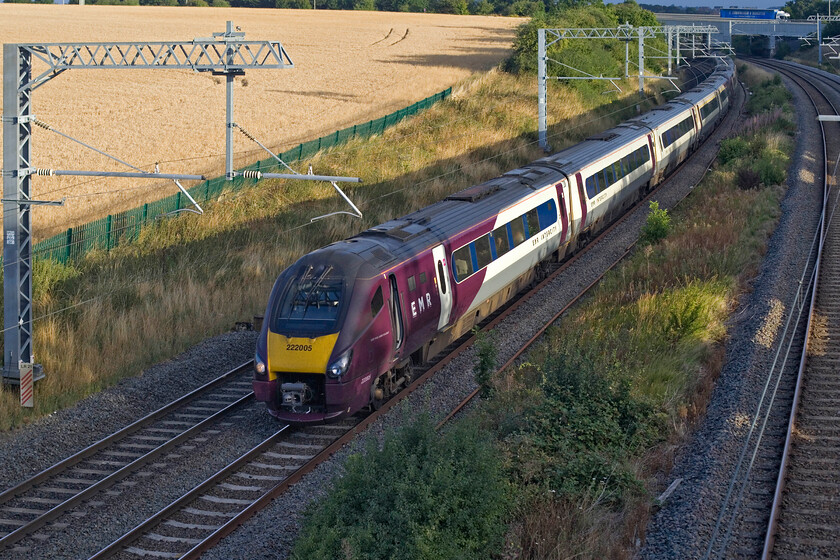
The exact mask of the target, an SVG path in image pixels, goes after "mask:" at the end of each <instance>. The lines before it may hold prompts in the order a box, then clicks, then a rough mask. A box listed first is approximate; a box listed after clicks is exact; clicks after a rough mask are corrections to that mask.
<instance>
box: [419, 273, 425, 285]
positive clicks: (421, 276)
mask: <svg viewBox="0 0 840 560" xmlns="http://www.w3.org/2000/svg"><path fill="white" fill-rule="evenodd" d="M420 283H421V284H425V283H426V273H425V272H421V273H420Z"/></svg>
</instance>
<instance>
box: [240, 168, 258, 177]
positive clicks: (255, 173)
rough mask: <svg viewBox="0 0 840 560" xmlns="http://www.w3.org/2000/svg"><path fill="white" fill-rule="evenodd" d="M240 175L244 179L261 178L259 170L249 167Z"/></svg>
mask: <svg viewBox="0 0 840 560" xmlns="http://www.w3.org/2000/svg"><path fill="white" fill-rule="evenodd" d="M242 176H243V177H245V178H246V179H261V178H262V173H260V172H259V171H252V170H250V169H246V170H245V171H243V172H242Z"/></svg>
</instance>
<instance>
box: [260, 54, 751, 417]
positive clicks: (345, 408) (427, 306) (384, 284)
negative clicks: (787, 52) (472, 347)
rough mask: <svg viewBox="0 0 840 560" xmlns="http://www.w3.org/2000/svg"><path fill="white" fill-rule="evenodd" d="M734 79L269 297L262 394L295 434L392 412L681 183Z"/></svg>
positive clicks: (289, 279)
mask: <svg viewBox="0 0 840 560" xmlns="http://www.w3.org/2000/svg"><path fill="white" fill-rule="evenodd" d="M734 79H735V78H734V67H733V65H732V63H731V62H729V61H728V60H720V61H719V63H718V66H717V68H716V69H715V71H714V73H713V74H712V75H711V76H709V78H708V79H706V80H705V81H704V82H703V83H701V84H700V85H699V86H698V87H696V88H694V89H692V90H690V91H687V92H685V93H684V94H682V95H680V96H679V97H677V98H676V99H674V100H672V101H670V102H669V103H666V104H664V105H662V106H660V107H657V108H656V109H654V110H652V111H650V112H648V113H647V114H645V115H642V116H640V117H636V118H634V119H631V120H629V121H627V122H625V123H623V124H621V125H619V126H616V127H615V128H613V129H610V130H607V131H604V132H602V133H600V134H597V135H595V136H592V137H591V138H588V139H586V140H584V141H583V142H581V143H579V144H577V145H575V146H571V147H569V148H566V149H564V150H562V151H560V152H557V153H555V154H553V155H550V156H547V157H544V158H542V159H539V160H537V161H534V162H532V163H530V164H528V165H525V166H523V167H521V168H519V169H514V170H512V171H509V172H508V173H505V174H504V175H502V176H501V177H497V178H495V179H492V180H490V181H487V182H485V183H481V184H479V185H475V186H473V187H470V188H468V189H465V190H463V191H461V192H458V193H455V194H453V195H450V196H448V197H446V198H445V199H444V200H442V201H439V202H437V203H435V204H432V205H431V206H428V207H426V208H423V209H421V210H418V211H417V212H413V213H411V214H409V215H407V216H404V217H402V218H398V219H395V220H391V221H389V222H386V223H384V224H381V225H378V226H376V227H373V228H371V229H369V230H367V231H364V232H362V233H360V234H359V235H356V236H354V237H351V238H349V239H346V240H343V241H339V242H336V243H333V244H331V245H329V246H327V247H323V248H321V249H318V250H317V251H314V252H312V253H309V254H307V255H304V256H303V257H301V258H300V259H299V260H298V261H297V262H296V263H294V264H293V265H292V266H290V267H289V268H287V269H286V270H284V271H283V272H282V273H281V274H280V276H279V277H278V278H277V281H276V282H275V284H274V287H273V289H272V291H271V294H270V296H269V300H268V305H267V308H266V312H265V320H264V321H263V326H262V330H261V332H260V335H259V338H258V341H257V345H256V356H255V378H254V392H255V394H256V398H257V400H259V401H263V402H265V403H266V404H267V407H268V410H269V412H270V413H271V414H272V415H274V416H276V417H277V418H280V419H282V420H284V421H287V422H294V423H309V422H326V421H330V420H335V419H338V418H341V417H343V416H346V415H349V414H352V413H355V412H356V411H358V410H360V409H362V408H365V407H371V408H378V407H379V405H381V404H382V403H383V402H384V401H385V400H386V399H387V398H388V397H390V396H391V395H392V394H394V393H396V392H398V391H399V390H400V389H401V388H402V387H404V386H406V385H407V384H408V383H409V382H410V381H411V375H412V364H418V363H422V362H425V361H427V360H429V359H430V358H431V357H433V356H434V355H436V354H438V353H439V352H440V351H441V350H443V349H444V348H445V347H446V346H447V345H449V344H450V343H451V342H453V341H454V340H457V339H458V338H460V337H461V336H462V335H463V334H465V333H467V332H468V331H469V330H470V329H471V328H472V327H473V326H475V325H476V324H478V323H479V322H481V321H482V320H483V319H484V318H486V317H487V316H488V315H490V314H491V313H492V312H493V311H495V310H496V309H498V308H499V307H500V306H501V305H503V304H504V303H505V302H507V301H508V300H510V299H511V298H512V297H514V296H515V295H516V293H517V292H519V291H520V290H521V289H523V288H524V287H526V286H527V285H529V284H530V283H532V282H533V281H535V280H538V279H540V278H541V275H542V271H543V270H544V266H543V265H544V264H545V263H547V262H549V261H557V260H561V259H563V258H565V257H567V256H568V255H570V254H571V253H573V252H574V251H576V250H578V249H579V248H581V247H583V246H584V245H585V244H586V243H588V241H589V240H590V239H591V238H592V237H593V236H595V235H596V234H597V233H598V232H599V231H601V230H602V229H603V228H604V227H606V226H607V225H608V224H609V223H610V222H612V221H614V220H615V219H616V218H618V217H619V216H620V215H622V214H623V213H624V212H626V211H627V209H628V208H630V207H631V206H632V205H633V204H634V203H635V202H637V201H638V200H639V199H640V197H642V196H643V195H644V194H645V193H647V192H648V191H649V190H650V189H651V188H653V187H654V186H655V185H656V184H658V183H659V182H660V181H661V180H662V179H663V178H664V177H665V176H667V175H668V174H669V173H671V172H672V171H673V169H674V168H675V167H676V166H677V165H679V163H681V162H682V161H683V160H684V159H685V158H686V157H687V156H688V154H689V153H690V152H691V151H693V150H694V148H695V147H696V146H697V145H698V143H699V142H700V141H701V140H703V138H704V137H705V136H707V135H708V134H709V133H710V132H711V131H712V130H713V129H714V127H715V126H716V125H717V123H718V122H719V120H720V119H721V118H722V116H723V115H724V114H725V113H726V111H727V110H728V108H729V105H730V98H729V97H730V92H731V91H732V88H733V85H734Z"/></svg>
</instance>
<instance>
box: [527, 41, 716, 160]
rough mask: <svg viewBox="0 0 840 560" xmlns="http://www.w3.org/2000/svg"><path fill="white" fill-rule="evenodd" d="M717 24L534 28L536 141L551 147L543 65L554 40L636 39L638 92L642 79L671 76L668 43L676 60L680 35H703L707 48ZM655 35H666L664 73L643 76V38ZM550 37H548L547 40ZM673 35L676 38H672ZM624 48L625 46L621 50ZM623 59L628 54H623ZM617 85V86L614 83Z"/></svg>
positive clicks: (612, 80)
mask: <svg viewBox="0 0 840 560" xmlns="http://www.w3.org/2000/svg"><path fill="white" fill-rule="evenodd" d="M719 32H720V31H719V30H718V28H717V27H715V26H713V25H664V26H656V27H654V26H648V27H633V26H632V25H629V24H625V25H619V26H618V27H612V28H569V29H539V30H537V33H538V46H537V88H538V91H537V104H538V113H539V118H538V133H539V143H540V147H541V148H542V149H543V150H544V151H546V152H548V151H549V150H550V149H551V148H550V147H549V145H548V139H547V129H548V108H547V103H546V98H547V96H548V85H547V80H548V76H547V75H546V73H547V71H546V67H547V61H548V60H549V59H548V55H547V53H548V48H549V47H550V46H551V45H553V44H554V43H556V42H557V41H561V40H564V39H617V40H619V41H625V42H627V44H628V45H629V42H630V41H632V40H634V39H638V41H639V64H638V67H639V73H638V77H639V92H640V93H642V94H643V93H644V80H646V79H663V78H667V79H672V78H671V77H670V74H671V60H672V52H671V46H672V43H675V44H676V57H675V58H676V60H677V61H679V59H680V49H679V44H680V42H679V41H680V36H681V35H691V36H693V35H706V36H707V37H708V41H707V42H708V48H711V41H712V39H711V37H712V34H713V33H719ZM657 35H666V36H667V37H668V40H667V41H668V54H667V59H668V74H669V75H668V76H646V75H645V63H644V59H645V55H644V40H645V39H651V38H653V37H656V36H657ZM549 37H550V40H549ZM675 37H676V41H674V38H675ZM626 52H627V50H626V49H625V53H626ZM625 57H626V58H627V57H628V55H627V54H625ZM628 62H629V58H627V60H625V74H627V76H625V77H629V70H628V69H627V68H628ZM577 71H578V72H580V73H584V74H585V72H582V71H581V70H577ZM552 78H553V79H572V80H581V79H589V80H608V81H611V82H613V85H615V81H617V80H620V79H621V78H618V77H604V76H591V75H588V74H587V76H586V77H580V76H562V77H561V76H552ZM616 87H617V86H616Z"/></svg>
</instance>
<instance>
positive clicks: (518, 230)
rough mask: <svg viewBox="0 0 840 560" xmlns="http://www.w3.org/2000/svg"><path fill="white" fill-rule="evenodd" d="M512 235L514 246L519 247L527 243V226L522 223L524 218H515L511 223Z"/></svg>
mask: <svg viewBox="0 0 840 560" xmlns="http://www.w3.org/2000/svg"><path fill="white" fill-rule="evenodd" d="M510 233H511V237H512V238H513V246H514V247H518V246H519V245H520V244H521V243H522V242H523V241H525V224H524V223H523V222H522V217H521V216H520V217H519V218H515V219H514V220H513V221H512V222H511V223H510Z"/></svg>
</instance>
